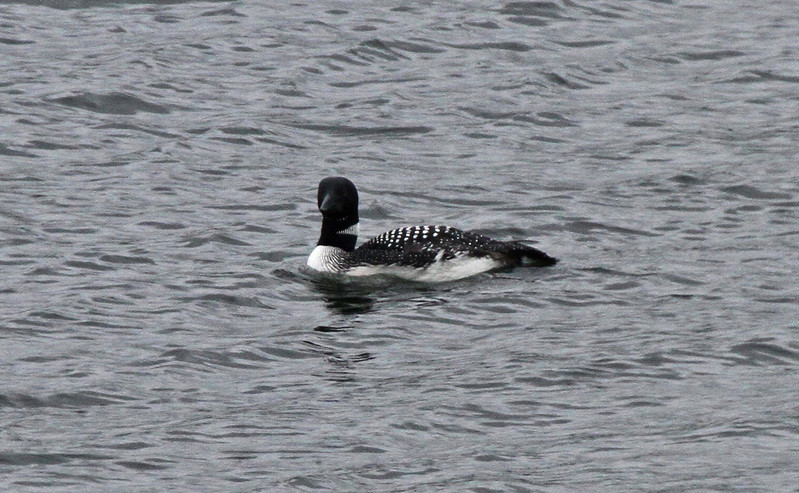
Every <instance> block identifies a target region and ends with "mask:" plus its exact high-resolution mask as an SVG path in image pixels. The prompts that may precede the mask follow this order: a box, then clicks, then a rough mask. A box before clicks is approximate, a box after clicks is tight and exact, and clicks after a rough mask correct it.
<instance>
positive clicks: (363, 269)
mask: <svg viewBox="0 0 799 493" xmlns="http://www.w3.org/2000/svg"><path fill="white" fill-rule="evenodd" d="M317 203H318V205H319V211H320V212H321V213H322V233H321V235H320V236H319V242H318V243H317V246H316V248H314V250H313V251H312V252H311V255H310V256H309V257H308V266H309V267H310V268H312V269H314V270H317V271H320V272H324V273H338V274H345V275H348V276H370V275H390V276H396V277H400V278H403V279H408V280H413V281H423V282H441V281H453V280H456V279H463V278H464V277H469V276H473V275H475V274H480V273H482V272H488V271H492V270H497V269H506V268H512V267H516V266H530V267H546V266H549V265H554V264H555V263H557V261H558V259H556V258H554V257H550V256H549V255H547V254H546V253H544V252H542V251H541V250H538V249H536V248H533V247H531V246H528V245H525V244H524V243H521V242H518V241H498V240H494V239H491V238H489V237H487V236H483V235H481V234H477V233H472V232H470V231H462V230H460V229H456V228H451V227H449V226H410V227H406V228H399V229H394V230H391V231H387V232H385V233H383V234H381V235H379V236H376V237H374V238H372V239H371V240H369V241H367V242H366V243H364V244H363V245H361V246H360V247H358V248H355V244H356V243H357V241H358V190H357V189H356V188H355V184H353V183H352V182H351V181H350V180H348V179H347V178H343V177H330V178H325V179H323V180H322V181H321V182H320V183H319V191H318V194H317Z"/></svg>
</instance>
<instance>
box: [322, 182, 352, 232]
mask: <svg viewBox="0 0 799 493" xmlns="http://www.w3.org/2000/svg"><path fill="white" fill-rule="evenodd" d="M316 203H317V205H318V206H319V211H320V212H321V213H322V216H323V217H324V218H325V220H330V221H334V222H335V223H340V224H343V225H345V227H347V226H351V225H353V224H355V223H357V222H358V189H357V188H355V184H354V183H352V182H351V181H349V180H348V179H346V178H344V177H343V176H331V177H329V178H325V179H324V180H322V181H321V182H319V192H318V194H317V196H316Z"/></svg>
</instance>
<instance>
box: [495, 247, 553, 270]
mask: <svg viewBox="0 0 799 493" xmlns="http://www.w3.org/2000/svg"><path fill="white" fill-rule="evenodd" d="M503 250H504V251H503V252H502V253H503V254H504V255H506V256H507V257H509V258H511V259H513V262H515V265H521V266H524V267H548V266H550V265H555V264H556V263H558V259H556V258H555V257H550V256H549V255H547V254H546V253H544V252H542V251H541V250H539V249H537V248H533V247H531V246H529V245H525V244H524V243H521V242H519V241H509V242H507V243H505V248H503Z"/></svg>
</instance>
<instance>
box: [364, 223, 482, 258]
mask: <svg viewBox="0 0 799 493" xmlns="http://www.w3.org/2000/svg"><path fill="white" fill-rule="evenodd" d="M491 243H496V242H494V241H493V240H491V239H490V238H488V237H487V236H483V235H480V234H477V233H472V232H469V231H462V230H460V229H456V228H450V227H448V226H411V227H407V228H399V229H393V230H391V231H386V232H385V233H383V234H381V235H379V236H376V237H374V238H372V239H371V240H369V241H367V242H366V243H364V244H363V245H361V246H360V247H358V248H357V249H356V250H355V251H354V252H352V260H354V261H356V262H357V263H359V264H371V265H378V264H394V265H402V266H409V267H426V266H428V265H430V264H431V263H433V262H436V261H446V260H450V259H453V258H455V257H456V256H457V255H458V254H462V253H467V252H468V253H470V254H472V255H474V256H481V255H489V254H490V253H489V250H487V249H486V247H487V246H489V245H490V244H491Z"/></svg>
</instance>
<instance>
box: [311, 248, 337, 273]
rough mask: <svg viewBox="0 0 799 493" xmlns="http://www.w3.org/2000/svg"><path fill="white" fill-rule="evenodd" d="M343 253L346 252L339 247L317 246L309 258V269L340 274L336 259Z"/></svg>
mask: <svg viewBox="0 0 799 493" xmlns="http://www.w3.org/2000/svg"><path fill="white" fill-rule="evenodd" d="M343 253H344V250H342V249H341V248H338V247H334V246H322V245H317V247H316V248H314V249H313V251H312V252H311V255H310V256H308V267H310V268H311V269H314V270H318V271H319V272H338V271H339V269H338V264H337V262H336V261H335V259H336V258H338V257H340V256H341V255H342V254H343Z"/></svg>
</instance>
